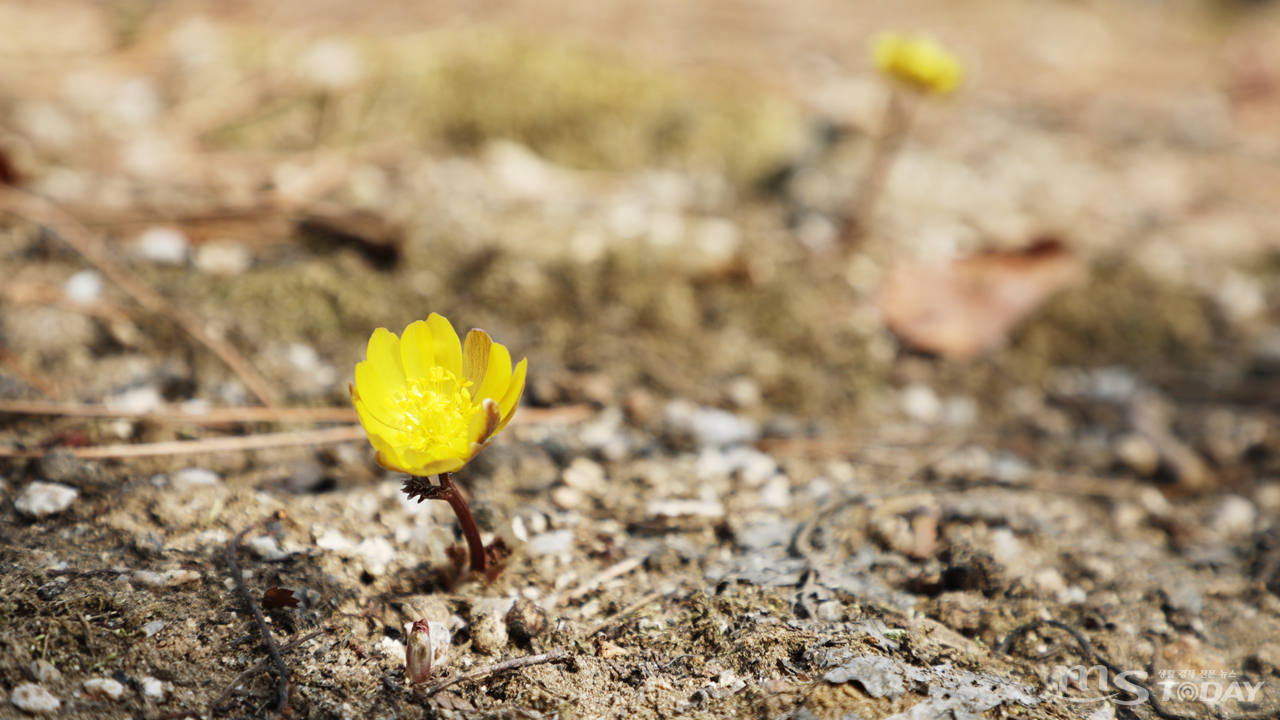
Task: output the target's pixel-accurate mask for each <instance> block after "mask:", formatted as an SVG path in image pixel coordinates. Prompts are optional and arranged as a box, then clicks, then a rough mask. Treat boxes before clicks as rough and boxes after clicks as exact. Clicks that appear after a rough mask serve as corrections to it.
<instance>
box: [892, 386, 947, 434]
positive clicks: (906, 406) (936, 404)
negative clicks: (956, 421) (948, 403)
mask: <svg viewBox="0 0 1280 720" xmlns="http://www.w3.org/2000/svg"><path fill="white" fill-rule="evenodd" d="M899 403H900V404H901V406H902V412H903V413H904V414H906V416H907V417H909V418H911V419H912V420H914V421H916V422H918V423H923V424H925V425H933V424H936V423H937V422H938V421H940V420H942V401H941V400H940V399H938V393H936V392H934V391H933V388H931V387H929V386H928V385H922V384H919V383H916V384H912V385H908V386H907V387H905V388H903V389H902V394H901V396H900V397H899Z"/></svg>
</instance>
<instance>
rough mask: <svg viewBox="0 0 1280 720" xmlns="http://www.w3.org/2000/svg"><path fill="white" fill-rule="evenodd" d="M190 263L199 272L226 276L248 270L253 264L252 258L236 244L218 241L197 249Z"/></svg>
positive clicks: (247, 251)
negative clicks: (192, 263)
mask: <svg viewBox="0 0 1280 720" xmlns="http://www.w3.org/2000/svg"><path fill="white" fill-rule="evenodd" d="M192 261H193V262H194V263H195V266H196V269H197V270H199V271H200V272H203V273H208V274H210V275H224V276H228V275H239V274H240V273H242V272H244V271H245V270H248V269H249V266H250V265H252V264H253V256H252V255H250V254H249V249H248V248H246V247H245V246H244V245H241V244H240V243H238V242H231V241H218V242H209V243H204V244H202V245H200V246H199V247H197V248H196V251H195V257H193V258H192Z"/></svg>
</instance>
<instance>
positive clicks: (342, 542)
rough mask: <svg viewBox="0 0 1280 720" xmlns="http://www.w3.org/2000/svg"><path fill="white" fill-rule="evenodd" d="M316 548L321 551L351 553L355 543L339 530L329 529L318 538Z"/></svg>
mask: <svg viewBox="0 0 1280 720" xmlns="http://www.w3.org/2000/svg"><path fill="white" fill-rule="evenodd" d="M316 547H318V548H320V549H321V550H333V551H335V552H349V551H350V550H351V549H352V548H354V547H355V543H353V542H351V540H349V539H348V538H347V536H346V535H343V534H342V533H340V532H338V531H337V530H334V529H332V528H327V529H325V531H324V532H323V533H322V534H321V535H320V536H319V537H317V538H316Z"/></svg>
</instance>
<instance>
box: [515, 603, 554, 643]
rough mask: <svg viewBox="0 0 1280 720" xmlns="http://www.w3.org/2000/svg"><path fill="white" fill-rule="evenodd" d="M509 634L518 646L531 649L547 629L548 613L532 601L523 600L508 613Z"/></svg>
mask: <svg viewBox="0 0 1280 720" xmlns="http://www.w3.org/2000/svg"><path fill="white" fill-rule="evenodd" d="M506 621H507V632H508V633H509V634H510V635H511V639H513V640H515V642H516V644H517V645H520V646H522V647H529V645H530V643H532V642H533V640H534V638H537V637H538V636H539V635H541V634H542V632H543V631H544V630H546V629H547V613H546V611H545V610H543V609H542V608H540V607H538V605H537V603H534V602H533V601H532V600H527V599H524V598H521V599H519V600H517V601H516V602H515V604H514V605H512V606H511V609H510V610H508V611H507V617H506Z"/></svg>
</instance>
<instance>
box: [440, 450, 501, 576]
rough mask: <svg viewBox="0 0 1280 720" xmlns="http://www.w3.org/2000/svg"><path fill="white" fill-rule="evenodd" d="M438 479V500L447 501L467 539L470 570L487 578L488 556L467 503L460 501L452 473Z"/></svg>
mask: <svg viewBox="0 0 1280 720" xmlns="http://www.w3.org/2000/svg"><path fill="white" fill-rule="evenodd" d="M438 477H439V478H440V489H441V491H442V492H441V494H440V499H441V500H446V501H448V503H449V507H451V508H453V514H454V515H457V516H458V523H459V524H460V525H462V534H463V536H464V537H466V538H467V549H468V550H469V551H470V552H471V570H472V572H477V573H480V574H481V576H483V577H488V570H489V562H488V555H487V554H486V553H485V551H484V542H483V541H482V540H481V539H480V528H479V526H477V525H476V519H475V517H474V516H472V515H471V508H469V507H467V501H466V500H463V499H462V493H461V492H460V491H459V490H458V486H457V485H454V484H453V474H452V473H440V475H439V476H438Z"/></svg>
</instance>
